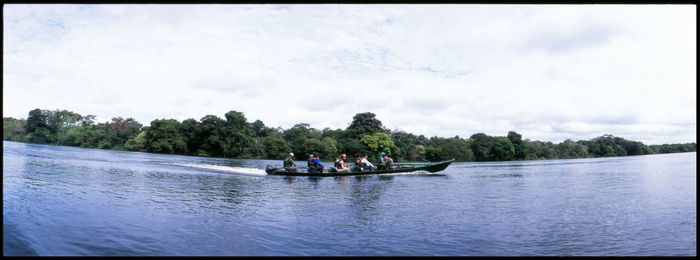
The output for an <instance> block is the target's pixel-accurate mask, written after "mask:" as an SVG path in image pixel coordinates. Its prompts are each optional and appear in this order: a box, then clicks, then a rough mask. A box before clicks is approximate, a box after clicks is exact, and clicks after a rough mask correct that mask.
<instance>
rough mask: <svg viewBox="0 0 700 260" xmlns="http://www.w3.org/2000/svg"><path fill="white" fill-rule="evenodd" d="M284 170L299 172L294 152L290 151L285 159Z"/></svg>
mask: <svg viewBox="0 0 700 260" xmlns="http://www.w3.org/2000/svg"><path fill="white" fill-rule="evenodd" d="M284 170H285V171H288V172H297V165H296V164H295V163H294V153H289V157H287V159H285V160H284Z"/></svg>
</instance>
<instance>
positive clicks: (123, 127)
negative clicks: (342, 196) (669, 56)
mask: <svg viewBox="0 0 700 260" xmlns="http://www.w3.org/2000/svg"><path fill="white" fill-rule="evenodd" d="M94 120H95V116H94V115H86V116H82V115H80V114H78V113H74V112H71V111H67V110H41V109H38V108H37V109H34V110H31V111H29V115H28V117H27V119H26V120H25V119H15V118H11V117H5V118H3V140H10V141H17V142H31V143H40V144H53V145H68V146H78V147H89V148H100V149H116V150H127V151H141V152H152V153H165V154H182V155H196V156H215V157H228V158H261V159H263V158H264V159H283V158H285V157H286V156H287V154H288V153H290V152H294V153H295V154H297V159H299V160H305V159H306V158H308V157H307V156H308V155H309V154H314V155H319V156H320V157H321V158H322V159H323V160H333V159H334V158H335V157H337V156H338V154H340V153H346V154H348V156H351V157H354V156H357V155H364V154H368V155H370V160H376V159H377V158H378V156H379V154H380V153H381V152H385V153H387V154H390V155H391V156H392V158H394V160H395V161H421V160H429V161H441V160H447V159H451V158H455V159H456V160H457V161H511V160H543V159H570V158H592V157H610V156H628V155H644V154H659V153H678V152H694V151H696V144H695V143H685V144H663V145H650V146H647V145H645V144H643V143H642V142H637V141H630V140H626V139H624V138H621V137H615V136H612V135H609V134H605V135H602V136H599V137H596V138H593V139H591V140H580V141H573V140H570V139H567V140H564V141H563V142H561V143H559V144H553V143H551V142H542V141H530V140H528V139H522V136H521V135H520V134H518V133H517V132H515V131H509V132H508V133H507V135H506V136H489V135H487V134H484V133H476V134H473V135H472V136H471V137H469V138H468V139H463V138H460V137H459V136H455V137H450V138H442V137H431V138H426V137H425V136H423V135H420V136H417V135H414V134H411V133H406V132H403V131H398V130H397V131H391V130H389V129H386V128H385V127H384V126H383V125H382V122H381V121H380V120H379V119H377V118H376V115H375V114H374V113H371V112H364V113H358V114H356V115H355V116H354V117H353V118H352V121H351V122H350V124H349V126H348V127H347V128H346V129H344V130H343V129H330V128H325V129H322V130H318V129H315V128H312V127H310V125H309V124H306V123H299V124H296V125H294V126H293V127H291V128H289V129H286V130H285V129H282V128H279V127H278V128H271V127H268V126H266V125H265V124H264V123H263V122H262V121H260V120H255V121H254V122H252V123H251V122H248V120H247V119H246V117H245V115H244V114H243V113H241V112H238V111H229V112H227V113H225V114H224V118H220V117H218V116H215V115H207V116H204V117H202V118H201V119H199V120H195V119H193V118H190V119H186V120H184V121H182V122H179V121H177V120H175V119H156V120H153V121H151V123H150V125H149V126H143V125H141V124H140V123H139V122H137V121H136V120H134V119H133V118H127V119H124V118H122V117H115V118H112V120H111V121H108V122H104V123H95V121H94Z"/></svg>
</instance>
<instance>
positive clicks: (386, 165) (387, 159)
mask: <svg viewBox="0 0 700 260" xmlns="http://www.w3.org/2000/svg"><path fill="white" fill-rule="evenodd" d="M384 161H385V163H384V169H389V170H391V169H394V160H393V159H391V157H389V155H388V154H384Z"/></svg>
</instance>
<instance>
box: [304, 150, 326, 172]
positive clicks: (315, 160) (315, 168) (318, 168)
mask: <svg viewBox="0 0 700 260" xmlns="http://www.w3.org/2000/svg"><path fill="white" fill-rule="evenodd" d="M319 158H320V156H318V155H316V156H314V155H313V154H312V155H310V156H309V162H308V165H309V172H320V173H323V171H324V170H325V169H326V166H323V164H321V162H320V161H319Z"/></svg>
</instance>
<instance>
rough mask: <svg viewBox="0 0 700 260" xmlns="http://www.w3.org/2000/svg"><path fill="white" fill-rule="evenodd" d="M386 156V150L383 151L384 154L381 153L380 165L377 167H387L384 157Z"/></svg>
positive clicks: (381, 168)
mask: <svg viewBox="0 0 700 260" xmlns="http://www.w3.org/2000/svg"><path fill="white" fill-rule="evenodd" d="M385 156H386V153H385V152H382V154H381V155H379V165H378V166H379V167H377V169H379V170H383V169H386V160H385V159H384V157H385Z"/></svg>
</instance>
